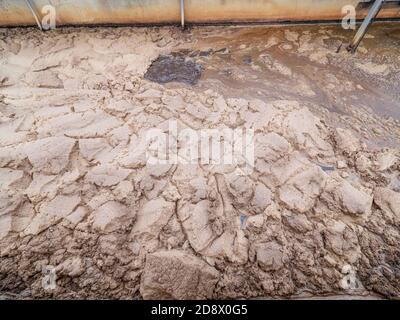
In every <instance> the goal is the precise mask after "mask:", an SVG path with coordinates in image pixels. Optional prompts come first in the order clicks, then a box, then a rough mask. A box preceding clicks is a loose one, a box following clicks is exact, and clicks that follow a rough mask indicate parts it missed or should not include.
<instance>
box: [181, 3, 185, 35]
mask: <svg viewBox="0 0 400 320" xmlns="http://www.w3.org/2000/svg"><path fill="white" fill-rule="evenodd" d="M181 27H182V29H185V0H181Z"/></svg>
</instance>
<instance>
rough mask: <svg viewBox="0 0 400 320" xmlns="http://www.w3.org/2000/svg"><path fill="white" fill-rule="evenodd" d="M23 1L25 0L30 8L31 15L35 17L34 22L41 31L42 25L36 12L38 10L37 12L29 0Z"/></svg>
mask: <svg viewBox="0 0 400 320" xmlns="http://www.w3.org/2000/svg"><path fill="white" fill-rule="evenodd" d="M25 2H26V4H27V5H28V7H29V9H30V10H31V12H32V15H33V17H34V18H35V20H36V23H37V25H38V27H39V29H40V30H41V31H43V27H42V24H41V23H40V20H39V14H38V12H37V10H36V7H35V5H34V4H33V3H32V1H31V0H25Z"/></svg>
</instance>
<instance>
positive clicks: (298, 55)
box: [174, 24, 400, 145]
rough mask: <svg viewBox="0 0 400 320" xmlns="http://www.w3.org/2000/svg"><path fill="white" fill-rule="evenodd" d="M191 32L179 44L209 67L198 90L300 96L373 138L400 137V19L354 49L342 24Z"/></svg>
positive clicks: (331, 118) (262, 96) (381, 26)
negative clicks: (352, 51)
mask: <svg viewBox="0 0 400 320" xmlns="http://www.w3.org/2000/svg"><path fill="white" fill-rule="evenodd" d="M190 35H191V36H192V37H193V38H194V39H195V41H189V43H188V44H187V45H186V47H185V46H183V48H180V50H189V52H187V53H186V54H187V56H188V57H189V58H190V59H193V60H194V61H195V62H196V63H198V64H201V65H202V66H203V67H204V72H203V75H202V78H201V81H200V82H199V84H198V85H197V86H196V88H195V89H198V90H207V89H210V88H212V89H213V90H217V91H220V92H221V93H223V94H224V95H226V96H233V97H243V98H246V99H251V98H259V99H263V100H266V101H268V100H276V99H289V100H296V101H299V102H300V103H302V104H304V105H305V106H307V107H309V108H310V109H313V111H315V112H317V113H319V116H324V115H325V117H326V119H325V120H326V121H327V122H330V123H332V124H334V125H338V124H342V125H347V126H350V127H352V128H354V129H356V131H358V132H359V133H360V135H362V136H364V138H368V139H369V140H370V142H371V144H376V145H379V144H381V143H385V144H387V145H398V144H399V140H398V136H396V135H392V132H393V131H391V130H388V128H389V127H391V126H394V127H397V130H398V123H399V120H400V89H399V88H400V72H399V70H400V25H399V24H376V25H374V26H373V27H372V28H371V29H370V32H369V33H368V35H367V37H366V38H365V40H364V41H363V42H362V45H361V46H360V49H359V51H358V52H357V53H356V54H355V55H351V54H349V53H348V52H347V51H346V50H345V49H344V48H345V47H346V45H347V43H348V42H349V41H350V40H351V39H352V36H353V35H354V31H352V30H343V29H342V28H341V27H340V26H291V27H276V28H275V27H269V28H266V27H252V28H249V27H242V28H241V27H237V28H232V27H221V28H194V29H192V30H191V31H190ZM193 42H195V43H193ZM199 53H200V54H199ZM182 70H183V72H186V69H185V68H183V69H182ZM174 72H176V70H175V71H174ZM373 132H376V133H377V134H374V133H373Z"/></svg>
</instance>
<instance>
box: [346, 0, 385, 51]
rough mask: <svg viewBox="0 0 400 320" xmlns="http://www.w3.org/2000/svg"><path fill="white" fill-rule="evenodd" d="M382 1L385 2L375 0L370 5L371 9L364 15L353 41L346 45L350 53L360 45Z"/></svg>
mask: <svg viewBox="0 0 400 320" xmlns="http://www.w3.org/2000/svg"><path fill="white" fill-rule="evenodd" d="M384 2H385V0H375V2H374V4H373V5H372V7H371V9H370V10H369V12H368V14H367V16H366V17H365V19H364V21H363V23H362V24H361V26H360V28H359V29H358V31H357V33H356V35H355V36H354V39H353V41H352V42H351V43H350V44H349V45H348V47H347V50H348V51H350V52H351V53H355V52H356V50H357V48H358V46H359V45H360V42H361V40H362V39H363V38H364V36H365V34H366V33H367V31H368V27H369V26H370V24H371V23H372V21H373V20H374V19H375V18H376V16H377V15H378V13H379V11H380V10H381V8H382V5H383V3H384Z"/></svg>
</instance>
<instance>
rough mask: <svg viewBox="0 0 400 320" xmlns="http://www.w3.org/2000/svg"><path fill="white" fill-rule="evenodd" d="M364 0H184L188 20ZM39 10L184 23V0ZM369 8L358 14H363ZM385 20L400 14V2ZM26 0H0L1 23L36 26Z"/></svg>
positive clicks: (75, 2) (61, 18)
mask: <svg viewBox="0 0 400 320" xmlns="http://www.w3.org/2000/svg"><path fill="white" fill-rule="evenodd" d="M360 2H361V1H359V0H247V1H246V0H185V20H186V21H187V22H188V23H214V22H274V21H277V22H279V21H310V20H311V21H315V20H337V19H341V18H342V16H343V15H342V13H341V8H342V7H343V6H345V5H349V4H351V5H354V6H357V5H358V3H360ZM32 3H34V5H35V6H36V8H37V10H38V12H40V10H41V8H42V7H43V6H45V5H48V4H51V5H53V6H54V7H55V8H56V11H57V24H59V25H85V24H87V25H98V24H164V23H180V22H181V12H180V0H32ZM366 12H367V10H363V11H361V12H358V13H359V18H363V17H364V16H365V14H366ZM379 17H380V18H393V17H397V18H399V17H400V6H399V5H397V4H396V6H393V7H392V8H391V9H384V10H382V12H381V13H380V15H379ZM35 24H36V22H35V19H34V17H33V16H32V13H31V11H30V10H29V7H28V6H27V4H26V2H25V1H24V0H0V25H3V26H7V25H12V26H16V25H35Z"/></svg>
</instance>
